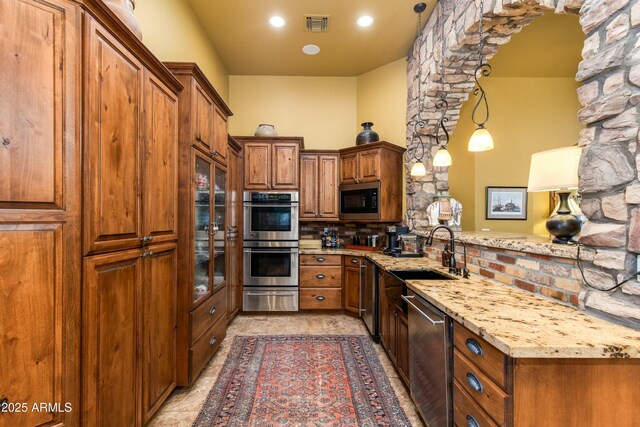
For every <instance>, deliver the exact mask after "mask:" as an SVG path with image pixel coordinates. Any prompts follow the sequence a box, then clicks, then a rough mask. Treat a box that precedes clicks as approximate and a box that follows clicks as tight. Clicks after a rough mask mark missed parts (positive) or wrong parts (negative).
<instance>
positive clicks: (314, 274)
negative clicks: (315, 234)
mask: <svg viewBox="0 0 640 427" xmlns="http://www.w3.org/2000/svg"><path fill="white" fill-rule="evenodd" d="M341 258H342V257H341V256H317V255H301V256H300V310H340V309H341V308H342V262H341V261H342V259H341Z"/></svg>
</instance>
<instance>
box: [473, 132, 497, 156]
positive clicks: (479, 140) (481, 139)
mask: <svg viewBox="0 0 640 427" xmlns="http://www.w3.org/2000/svg"><path fill="white" fill-rule="evenodd" d="M488 150H493V138H492V137H491V134H490V133H489V131H488V130H487V129H485V128H483V127H479V128H477V129H476V131H475V132H473V135H471V138H470V139H469V151H474V152H478V151H488Z"/></svg>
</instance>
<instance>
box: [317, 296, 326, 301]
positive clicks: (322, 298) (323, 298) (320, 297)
mask: <svg viewBox="0 0 640 427" xmlns="http://www.w3.org/2000/svg"><path fill="white" fill-rule="evenodd" d="M316 299H317V300H318V301H324V300H325V299H326V298H325V297H323V296H322V295H318V296H317V297H316Z"/></svg>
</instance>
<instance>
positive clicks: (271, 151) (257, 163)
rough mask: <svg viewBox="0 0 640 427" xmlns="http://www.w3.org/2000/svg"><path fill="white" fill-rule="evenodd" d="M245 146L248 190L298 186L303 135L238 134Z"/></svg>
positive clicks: (293, 187)
mask: <svg viewBox="0 0 640 427" xmlns="http://www.w3.org/2000/svg"><path fill="white" fill-rule="evenodd" d="M235 139H236V140H237V141H238V142H239V143H241V144H242V146H243V151H244V155H243V166H244V189H245V190H297V189H298V188H299V186H300V178H299V175H300V167H299V155H300V149H302V148H304V140H303V138H300V137H253V136H237V137H235Z"/></svg>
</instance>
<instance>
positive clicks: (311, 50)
mask: <svg viewBox="0 0 640 427" xmlns="http://www.w3.org/2000/svg"><path fill="white" fill-rule="evenodd" d="M302 51H303V52H304V53H306V54H307V55H317V54H319V53H320V48H319V47H318V46H316V45H315V44H308V45H306V46H304V47H303V48H302Z"/></svg>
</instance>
